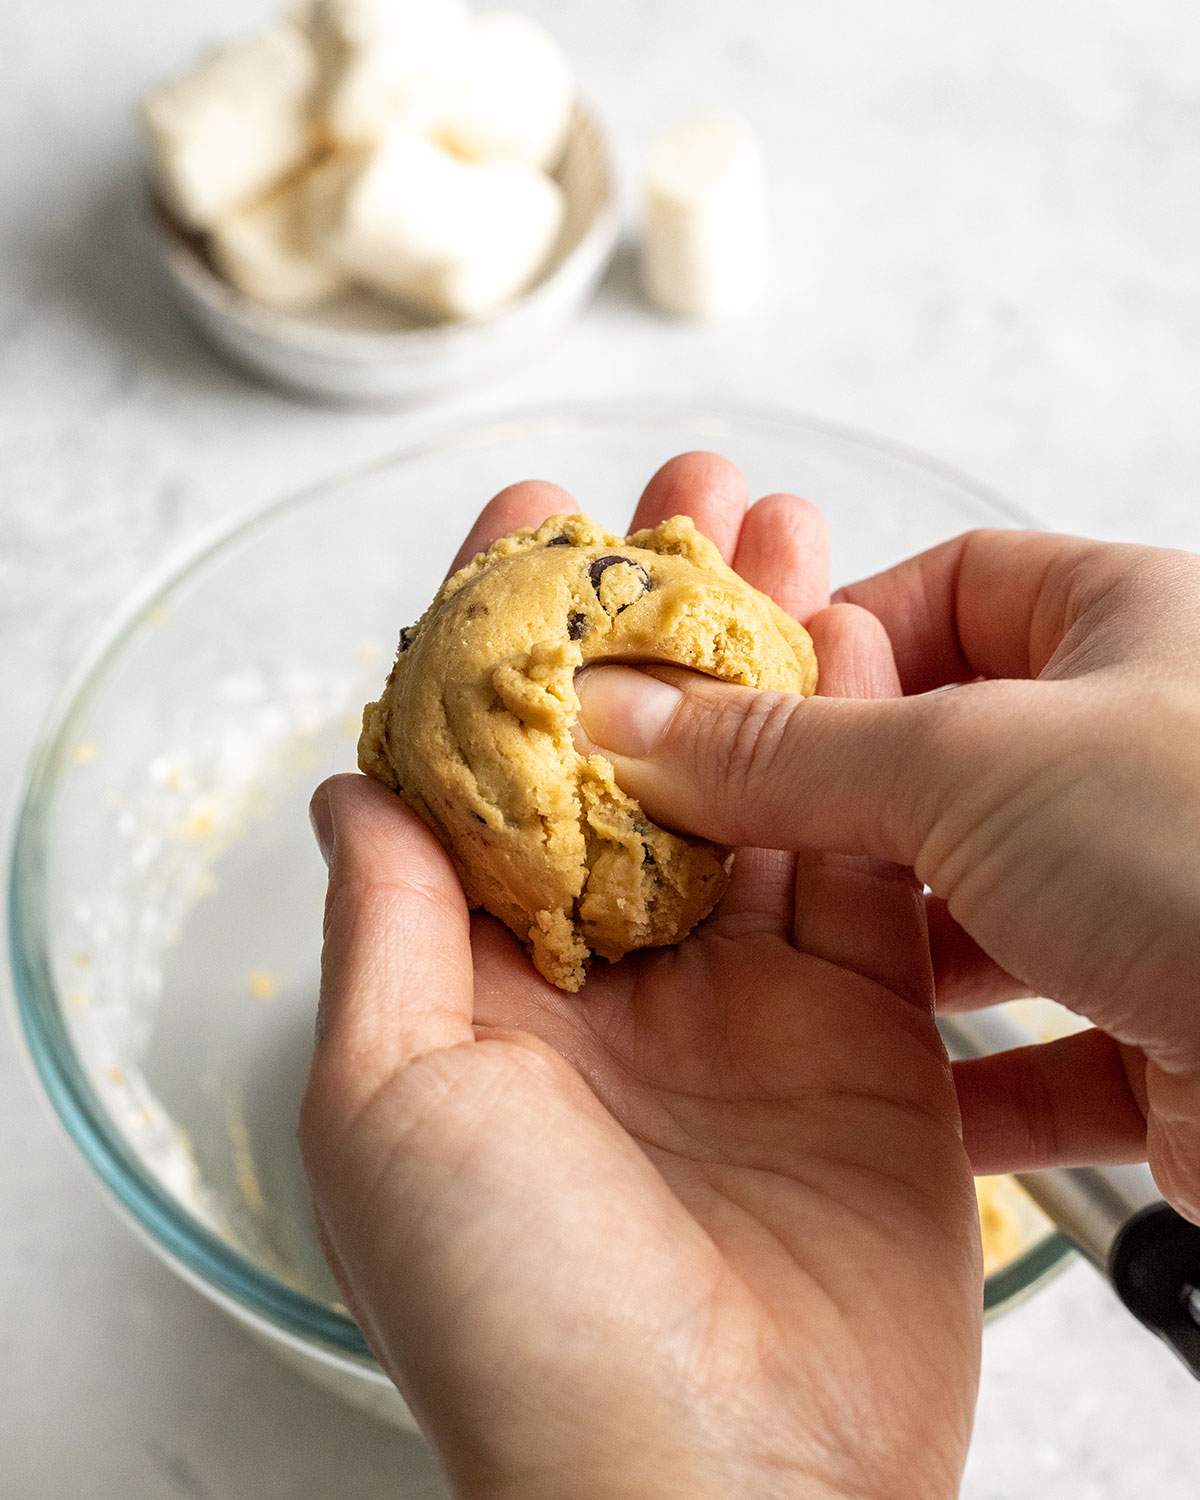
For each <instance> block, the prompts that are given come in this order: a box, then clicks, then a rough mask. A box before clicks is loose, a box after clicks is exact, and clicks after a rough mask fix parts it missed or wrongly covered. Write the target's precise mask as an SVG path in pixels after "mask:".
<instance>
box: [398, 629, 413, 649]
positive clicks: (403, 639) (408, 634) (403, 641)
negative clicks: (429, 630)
mask: <svg viewBox="0 0 1200 1500" xmlns="http://www.w3.org/2000/svg"><path fill="white" fill-rule="evenodd" d="M416 634H417V627H416V626H415V625H405V626H404V628H403V629H402V630H401V632H400V651H401V652H403V651H407V650H408V648H409V647H410V646H411V645H412V643H413V641H414V640H415V638H416Z"/></svg>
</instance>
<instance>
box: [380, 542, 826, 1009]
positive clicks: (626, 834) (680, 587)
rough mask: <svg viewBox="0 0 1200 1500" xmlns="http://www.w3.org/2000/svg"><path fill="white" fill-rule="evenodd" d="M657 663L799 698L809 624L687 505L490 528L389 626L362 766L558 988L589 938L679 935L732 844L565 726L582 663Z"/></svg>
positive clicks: (581, 974)
mask: <svg viewBox="0 0 1200 1500" xmlns="http://www.w3.org/2000/svg"><path fill="white" fill-rule="evenodd" d="M593 661H595V662H598V661H622V662H661V663H664V664H668V663H669V664H674V665H678V666H681V667H690V668H692V669H694V670H695V671H698V672H705V673H707V674H709V675H710V676H713V677H720V678H723V679H725V680H726V681H729V682H736V683H742V684H744V685H746V686H747V687H755V688H770V689H775V690H778V691H783V692H792V693H803V694H805V695H808V694H811V693H812V692H813V691H814V690H815V688H816V683H817V664H816V658H815V656H814V654H813V648H812V641H811V640H810V639H809V636H808V632H807V631H806V630H805V629H804V628H803V627H802V626H801V625H799V624H797V622H796V621H795V620H793V619H792V618H791V616H790V615H787V614H785V613H784V611H783V610H781V609H780V608H779V607H778V606H777V605H776V604H774V603H773V602H772V601H771V600H770V599H768V598H767V597H766V596H765V595H764V594H760V593H759V592H758V590H757V589H753V588H751V587H750V585H749V584H747V583H746V582H744V581H743V580H742V579H741V578H739V577H738V575H737V574H736V573H735V572H734V571H733V570H732V569H731V568H729V567H727V566H726V565H725V563H724V561H723V560H722V558H721V556H720V554H719V552H718V551H717V549H716V547H714V546H713V544H712V543H711V542H710V541H708V539H707V538H706V537H703V536H701V535H700V533H699V532H698V531H697V530H696V528H695V527H694V526H693V524H692V522H691V521H690V520H689V519H688V518H687V517H686V516H675V517H673V518H672V519H671V520H669V521H664V522H663V523H662V525H660V526H655V527H653V528H652V529H650V530H647V531H638V532H635V533H634V534H633V535H631V536H628V537H625V538H621V537H615V536H610V535H609V534H608V533H607V532H605V531H604V530H602V529H601V528H600V527H599V526H597V525H596V523H595V522H594V521H590V520H588V518H587V517H586V516H582V515H570V516H554V517H552V518H551V519H550V520H549V521H546V522H545V523H544V524H543V525H542V526H540V527H538V528H537V530H536V531H518V532H514V533H513V535H511V536H506V537H502V538H501V539H500V540H499V541H498V542H495V543H494V544H493V545H492V546H491V547H489V548H488V550H487V551H486V552H481V553H480V554H479V555H478V556H477V557H475V558H473V559H472V560H471V561H470V562H469V563H467V565H466V566H465V567H463V568H460V569H459V571H458V572H457V573H455V574H454V575H453V576H452V577H450V578H448V579H447V580H446V582H445V583H444V584H443V585H442V587H441V588H440V589H439V590H438V593H437V595H436V597H435V598H434V601H433V603H432V604H431V605H430V606H429V608H428V609H427V610H426V611H425V613H424V614H423V615H422V616H421V618H420V620H418V621H417V623H416V624H415V625H413V626H411V627H408V628H406V629H405V630H404V631H402V632H401V636H400V650H399V653H398V655H397V657H396V663H395V666H394V667H393V668H392V671H391V674H390V676H389V677H388V680H387V684H386V686H385V688H384V691H383V696H382V697H381V698H380V699H379V701H378V702H377V703H369V704H368V705H367V707H366V709H365V710H364V713H363V732H362V738H361V739H360V740H359V745H358V763H359V766H360V767H361V769H362V770H363V771H365V772H366V773H367V774H368V775H369V776H374V777H375V778H376V779H377V780H379V781H382V782H383V783H385V785H387V786H390V787H393V788H394V789H395V790H396V791H398V792H399V793H400V794H401V795H402V796H403V797H404V799H405V800H406V801H407V802H408V803H409V804H410V805H411V806H412V807H414V808H415V809H416V811H417V812H418V813H420V815H421V816H422V817H423V818H424V819H425V821H426V822H427V823H428V824H429V826H430V827H431V828H432V829H433V830H434V832H435V833H437V835H438V836H439V838H441V840H442V842H443V843H444V844H445V845H446V848H447V849H448V850H449V851H450V853H451V855H452V856H453V858H454V862H455V864H456V866H457V867H458V871H459V874H460V876H461V877H462V882H463V886H464V888H465V889H466V893H467V897H468V899H469V900H470V902H471V904H472V905H473V906H482V907H484V908H486V910H488V911H490V912H492V913H493V914H494V915H495V916H498V917H499V918H501V920H502V921H504V922H505V923H507V925H508V926H509V927H510V928H511V929H512V931H513V932H514V933H515V934H516V935H517V937H518V938H520V940H521V941H522V942H523V943H525V944H527V945H528V947H529V949H530V952H531V954H532V957H533V962H534V963H535V965H536V966H537V968H538V969H539V971H540V972H541V973H542V974H543V975H544V976H545V977H546V978H547V979H548V980H550V982H551V983H552V984H555V985H557V986H558V987H559V988H560V989H564V990H578V989H579V988H580V986H581V985H582V984H583V981H584V978H585V976H586V972H587V964H588V959H589V956H590V954H591V953H599V954H600V955H601V956H602V957H604V958H607V959H609V960H614V961H615V960H616V959H618V958H620V957H621V956H622V955H623V954H625V953H629V952H632V951H633V950H634V949H636V948H649V947H655V946H658V945H661V944H666V943H675V942H678V941H679V940H680V939H681V938H683V937H685V936H686V934H687V933H688V932H689V931H690V930H691V929H692V927H694V926H695V924H696V923H697V922H699V921H700V920H701V919H702V918H704V917H706V916H707V915H708V913H709V912H710V911H711V910H712V908H713V906H714V905H715V904H716V902H717V899H718V898H719V897H720V895H721V892H722V891H723V890H724V888H725V885H726V883H727V880H728V872H729V865H730V858H731V857H730V856H727V855H725V854H724V853H723V852H722V851H721V850H719V849H716V848H714V846H713V845H711V844H708V843H706V842H704V841H703V840H700V839H690V838H684V837H681V836H680V835H678V834H675V833H669V832H668V831H667V830H666V829H665V828H659V827H658V826H657V825H656V824H654V823H652V822H651V821H650V820H649V819H648V818H647V817H646V815H645V814H644V813H643V812H642V810H641V808H640V807H639V806H638V804H637V803H636V802H635V801H634V800H633V798H632V797H627V796H626V795H625V793H624V792H622V791H621V789H620V788H619V787H618V786H617V784H616V782H615V781H614V779H613V772H612V767H611V765H610V764H609V763H608V761H606V760H605V759H604V758H603V757H601V756H599V755H592V756H587V757H585V756H582V755H580V754H579V752H578V751H577V750H576V749H575V746H574V743H573V741H572V737H571V729H572V725H573V724H574V722H575V719H576V718H577V716H578V713H579V699H578V697H577V696H576V693H575V681H574V679H575V673H576V672H577V671H578V670H579V669H580V668H581V667H582V666H584V665H585V664H586V663H588V662H593Z"/></svg>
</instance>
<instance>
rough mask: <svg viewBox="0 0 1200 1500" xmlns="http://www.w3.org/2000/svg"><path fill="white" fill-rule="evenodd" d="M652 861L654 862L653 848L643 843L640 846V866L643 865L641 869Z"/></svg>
mask: <svg viewBox="0 0 1200 1500" xmlns="http://www.w3.org/2000/svg"><path fill="white" fill-rule="evenodd" d="M653 863H654V850H653V849H651V847H650V845H649V844H643V846H642V867H643V869H644V868H645V867H646V865H652V864H653Z"/></svg>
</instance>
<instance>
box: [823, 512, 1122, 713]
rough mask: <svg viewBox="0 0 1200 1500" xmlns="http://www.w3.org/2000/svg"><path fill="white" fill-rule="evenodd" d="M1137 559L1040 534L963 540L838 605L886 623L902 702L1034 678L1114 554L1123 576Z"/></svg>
mask: <svg viewBox="0 0 1200 1500" xmlns="http://www.w3.org/2000/svg"><path fill="white" fill-rule="evenodd" d="M1138 550H1139V549H1137V548H1126V547H1116V546H1111V545H1106V544H1104V543H1101V542H1091V541H1086V540H1084V539H1082V538H1080V537H1071V536H1055V535H1053V534H1051V533H1048V532H1040V531H969V532H966V533H965V534H964V535H962V536H958V537H955V538H954V539H953V541H949V542H943V543H942V544H941V545H940V546H937V547H933V548H932V549H931V550H930V551H928V552H922V553H920V554H918V555H917V556H916V557H910V558H909V559H908V560H907V561H906V562H902V563H900V564H898V565H897V566H896V567H894V568H888V569H887V570H886V571H885V572H882V573H877V574H875V576H874V577H872V578H867V579H864V580H863V581H862V582H860V583H852V584H850V585H848V586H847V587H846V588H842V589H839V590H838V591H837V593H836V594H835V595H834V599H835V600H837V601H840V602H843V603H848V604H858V605H861V606H862V607H863V608H864V609H868V610H870V611H871V613H872V614H873V615H875V616H876V617H877V618H878V619H879V620H880V621H881V622H882V623H883V626H884V629H885V630H886V631H887V633H888V635H889V636H890V637H891V641H892V649H893V650H894V652H895V655H896V665H897V667H898V668H899V670H900V681H901V683H902V685H903V687H904V691H905V692H906V693H923V692H927V691H929V690H930V689H931V688H936V687H943V686H945V685H946V684H947V683H953V682H967V681H970V680H971V679H972V678H975V677H1036V676H1037V675H1038V673H1039V672H1041V671H1042V669H1043V668H1044V667H1045V665H1046V663H1047V662H1048V661H1049V660H1050V658H1051V657H1052V656H1053V655H1054V653H1055V651H1056V650H1057V649H1058V646H1059V644H1060V643H1061V641H1062V639H1063V637H1064V635H1065V634H1066V632H1067V630H1068V629H1069V628H1070V626H1071V625H1072V624H1073V623H1074V621H1075V620H1076V619H1078V618H1079V616H1080V614H1081V613H1082V611H1083V609H1084V608H1086V606H1087V604H1088V603H1090V602H1091V601H1092V599H1094V597H1095V595H1096V593H1097V592H1098V591H1099V588H1100V587H1101V586H1103V584H1104V583H1105V582H1106V581H1108V579H1109V578H1110V577H1111V574H1112V571H1113V564H1114V563H1115V562H1116V561H1117V559H1115V558H1114V557H1113V556H1112V554H1114V553H1120V554H1124V558H1123V560H1122V561H1121V563H1120V566H1122V567H1123V566H1124V565H1125V563H1126V562H1127V561H1128V555H1129V554H1130V553H1132V552H1136V551H1138ZM1081 585H1082V587H1081Z"/></svg>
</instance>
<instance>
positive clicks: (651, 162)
mask: <svg viewBox="0 0 1200 1500" xmlns="http://www.w3.org/2000/svg"><path fill="white" fill-rule="evenodd" d="M643 192H644V196H645V223H644V228H643V238H642V257H641V260H642V282H643V285H644V286H645V289H646V292H647V294H648V295H649V297H650V298H651V300H652V301H653V302H655V303H656V304H657V305H658V306H659V307H661V308H663V309H664V310H665V311H667V312H670V313H674V314H676V315H678V316H681V317H689V318H703V319H711V318H720V317H726V316H730V315H733V314H736V313H740V312H744V311H745V310H746V309H747V308H749V307H750V306H751V305H752V304H753V303H754V302H755V301H756V300H757V299H758V297H759V296H760V295H761V293H762V290H763V286H764V283H765V280H766V269H767V213H766V185H765V173H764V169H763V161H762V153H761V151H760V149H759V145H758V141H757V139H756V137H755V135H754V133H753V131H752V130H751V129H750V127H749V126H748V125H747V124H746V123H745V122H744V121H742V120H740V119H738V118H737V117H736V116H732V115H712V116H707V117H704V118H701V119H697V120H692V121H688V122H687V123H685V124H682V125H678V126H676V127H675V128H674V129H672V130H670V131H668V132H667V133H666V134H665V135H663V136H661V137H660V138H659V139H658V140H657V141H656V142H655V144H654V146H653V147H652V149H651V151H650V154H649V157H648V159H647V162H646V170H645V178H644V182H643Z"/></svg>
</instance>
